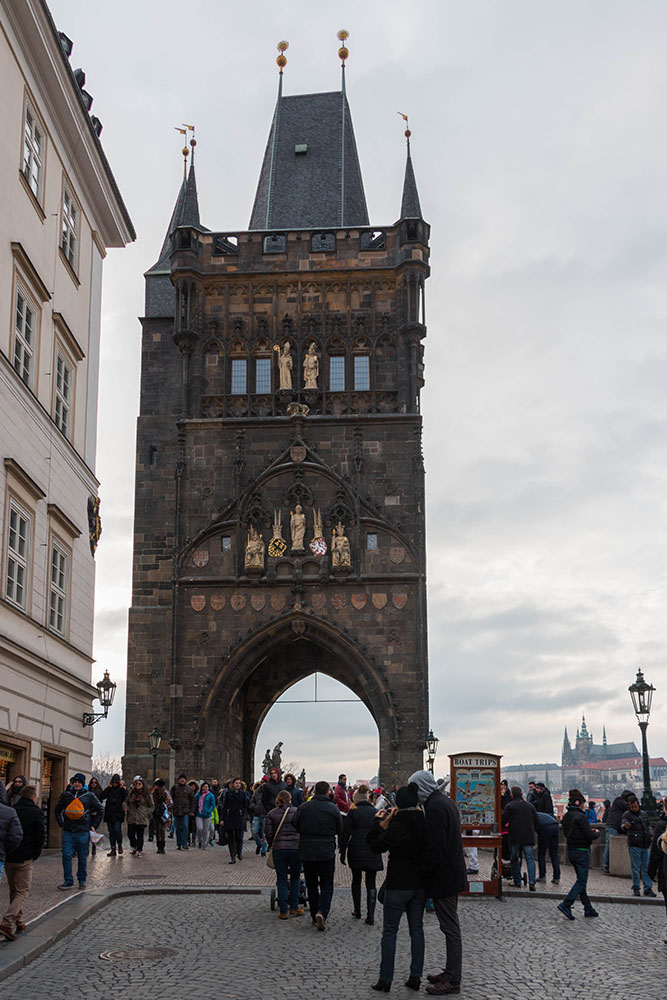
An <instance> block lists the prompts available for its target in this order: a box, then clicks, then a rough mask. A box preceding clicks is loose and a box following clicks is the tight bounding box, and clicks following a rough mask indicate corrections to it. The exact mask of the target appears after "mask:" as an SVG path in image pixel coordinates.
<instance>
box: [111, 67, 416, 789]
mask: <svg viewBox="0 0 667 1000" xmlns="http://www.w3.org/2000/svg"><path fill="white" fill-rule="evenodd" d="M281 83H282V75H281ZM408 143H409V134H408ZM193 148H194V147H193ZM428 239H429V227H428V225H427V224H426V223H425V222H424V220H423V219H422V214H421V209H420V204H419V198H418V194H417V188H416V184H415V178H414V173H413V168H412V162H411V159H410V148H409V145H408V158H407V164H406V172H405V184H404V191H403V200H402V206H401V215H400V218H399V220H398V221H397V222H396V223H395V224H394V225H390V226H371V225H370V224H369V219H368V213H367V209H366V199H365V195H364V188H363V183H362V178H361V170H360V167H359V162H358V158H357V150H356V145H355V138H354V132H353V128H352V118H351V114H350V109H349V105H348V101H347V97H346V95H345V89H344V85H343V88H342V90H341V91H339V92H334V93H324V94H308V95H299V96H295V97H284V96H282V91H281V90H279V96H278V102H277V105H276V109H275V113H274V117H273V122H272V125H271V130H270V134H269V140H268V144H267V147H266V154H265V158H264V162H263V165H262V168H261V174H260V179H259V184H258V188H257V194H256V198H255V204H254V207H253V210H252V216H251V220H250V227H249V229H248V231H247V232H230V231H228V230H216V231H209V230H208V229H206V228H205V227H204V226H203V225H201V223H200V218H199V206H198V199H197V189H196V183H195V172H194V163H192V164H191V167H190V172H189V175H188V177H187V180H184V181H183V185H182V188H181V191H180V193H179V196H178V200H177V202H176V207H175V209H174V212H173V215H172V218H171V222H170V225H169V228H168V231H167V234H166V237H165V241H164V245H163V247H162V252H161V254H160V257H159V260H158V262H157V263H156V264H155V265H154V266H153V267H152V268H151V269H150V270H149V271H148V272H147V273H146V315H145V317H144V319H143V320H142V327H143V346H142V378H141V407H140V416H139V422H138V432H137V458H136V463H137V464H136V506H135V521H134V571H133V597H132V607H131V609H130V624H129V653H128V688H127V721H126V744H125V759H124V768H125V771H126V773H127V774H130V775H131V774H134V773H137V772H142V771H146V769H147V766H148V762H149V760H150V758H149V757H148V732H149V730H151V729H152V728H153V726H155V725H156V726H157V727H158V729H159V730H160V731H161V733H162V735H163V743H162V748H161V751H160V757H159V761H158V763H159V769H160V772H161V773H162V774H163V775H164V776H165V777H166V776H167V774H168V768H169V763H170V760H171V764H172V768H173V767H174V766H175V767H176V769H177V770H180V769H181V768H184V769H185V770H186V771H187V772H188V773H189V774H190V773H191V774H197V775H202V774H206V775H213V774H217V775H219V776H220V777H221V778H223V777H225V776H228V775H231V774H242V775H243V776H244V777H245V778H249V777H251V776H252V773H253V755H254V750H255V741H256V737H257V733H258V730H259V727H260V725H261V723H262V720H263V719H264V717H265V715H266V713H267V712H268V710H269V708H270V707H271V705H272V704H273V703H274V702H275V700H276V699H277V698H278V697H279V696H280V695H281V694H282V693H283V692H284V691H285V690H286V689H287V688H288V687H289V686H290V685H292V684H293V683H294V682H296V681H298V680H300V679H301V678H303V677H306V676H308V675H310V674H312V673H313V672H314V671H320V672H323V673H325V674H328V675H330V676H332V677H334V678H336V679H337V680H339V681H341V682H343V683H345V684H346V685H347V686H348V687H349V688H350V689H351V690H352V691H353V692H354V694H356V695H357V696H358V697H359V698H360V699H361V700H362V701H363V702H364V704H365V705H366V706H367V707H368V709H369V711H370V712H371V714H372V716H373V718H374V720H375V722H376V724H377V726H378V731H379V741H380V775H381V777H382V779H383V780H385V781H387V782H393V781H398V780H404V779H405V777H406V776H407V775H408V774H409V773H410V771H411V770H412V769H414V768H416V767H421V766H422V760H423V756H422V750H423V748H424V746H425V740H424V737H425V734H426V732H427V730H428V666H427V632H426V575H425V539H424V468H423V461H422V449H421V433H422V419H421V416H420V412H419V397H420V390H421V388H422V386H423V347H422V342H423V339H424V337H425V335H426V327H425V325H424V282H425V279H426V278H427V277H428V274H429V266H428V257H429V247H428ZM290 365H291V367H290ZM170 748H171V750H172V753H171V757H170V754H169V750H170ZM344 760H345V748H344V747H343V746H341V762H342V763H341V766H343V763H344Z"/></svg>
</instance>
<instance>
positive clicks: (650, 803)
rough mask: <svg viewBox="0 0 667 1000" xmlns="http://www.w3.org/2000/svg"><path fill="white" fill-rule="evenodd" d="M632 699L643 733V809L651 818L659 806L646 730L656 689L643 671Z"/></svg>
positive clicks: (632, 692)
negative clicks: (652, 789) (652, 781)
mask: <svg viewBox="0 0 667 1000" xmlns="http://www.w3.org/2000/svg"><path fill="white" fill-rule="evenodd" d="M628 691H629V692H630V697H631V698H632V707H633V708H634V710H635V715H636V716H637V722H638V723H639V728H640V729H641V731H642V760H643V763H644V792H643V794H642V809H643V810H644V812H646V813H647V814H648V815H649V816H655V815H656V812H657V805H656V801H655V798H654V796H653V792H652V791H651V770H650V762H649V756H648V742H647V740H646V730H647V728H648V719H649V715H650V714H651V702H652V701H653V692H654V691H655V688H654V687H653V685H652V684H647V683H646V681H645V680H644V675H643V673H642V672H641V670H638V671H637V680H636V681H635V683H634V684H631V685H630V687H629V688H628Z"/></svg>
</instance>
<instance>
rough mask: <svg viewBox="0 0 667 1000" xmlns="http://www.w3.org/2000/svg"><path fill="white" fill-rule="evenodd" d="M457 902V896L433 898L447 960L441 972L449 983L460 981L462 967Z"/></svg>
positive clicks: (461, 946) (461, 945)
mask: <svg viewBox="0 0 667 1000" xmlns="http://www.w3.org/2000/svg"><path fill="white" fill-rule="evenodd" d="M458 902H459V897H458V896H442V897H441V898H440V899H434V900H433V904H434V906H435V915H436V917H437V918H438V923H439V924H440V930H441V931H442V933H443V934H444V935H445V942H446V945H447V961H446V963H445V967H444V969H443V972H444V973H445V975H446V976H447V979H449V981H450V983H460V982H461V972H462V967H463V944H462V942H461V925H460V924H459V915H458Z"/></svg>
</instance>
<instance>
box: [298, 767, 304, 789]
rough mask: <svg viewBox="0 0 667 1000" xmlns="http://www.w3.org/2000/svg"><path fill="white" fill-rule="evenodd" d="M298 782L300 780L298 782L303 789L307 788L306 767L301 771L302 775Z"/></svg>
mask: <svg viewBox="0 0 667 1000" xmlns="http://www.w3.org/2000/svg"><path fill="white" fill-rule="evenodd" d="M297 780H298V782H299V784H300V785H301V787H302V788H305V787H306V769H305V767H303V768H302V769H301V774H300V775H299V777H298V779H297Z"/></svg>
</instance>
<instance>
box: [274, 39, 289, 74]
mask: <svg viewBox="0 0 667 1000" xmlns="http://www.w3.org/2000/svg"><path fill="white" fill-rule="evenodd" d="M276 48H277V49H278V52H279V53H280V55H279V56H278V58H277V59H276V64H277V65H278V68H279V69H280V72H281V73H282V71H283V70H284V68H285V66H287V56H286V55H285V50H286V49H288V48H289V42H285V41H282V42H278V44H277V45H276Z"/></svg>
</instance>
